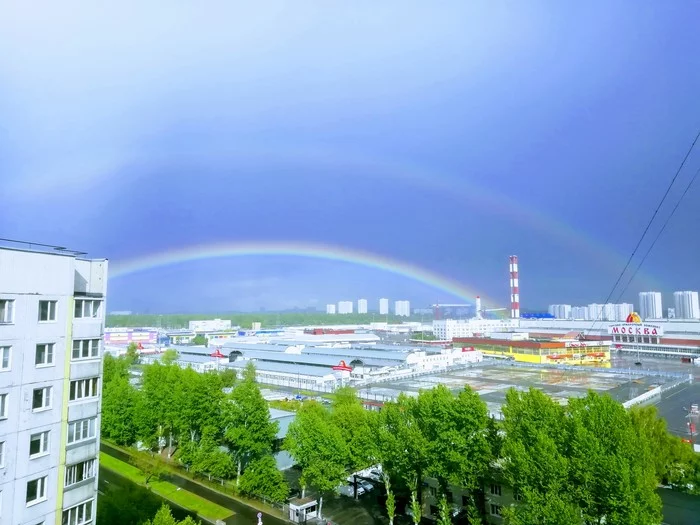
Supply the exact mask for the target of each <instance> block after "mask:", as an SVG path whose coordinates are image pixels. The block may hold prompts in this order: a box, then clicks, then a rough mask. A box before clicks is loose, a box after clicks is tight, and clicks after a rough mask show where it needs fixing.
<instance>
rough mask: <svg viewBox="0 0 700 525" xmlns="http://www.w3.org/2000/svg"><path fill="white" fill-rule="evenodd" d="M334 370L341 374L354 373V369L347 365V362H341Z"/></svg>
mask: <svg viewBox="0 0 700 525" xmlns="http://www.w3.org/2000/svg"><path fill="white" fill-rule="evenodd" d="M333 370H337V371H340V372H352V367H351V366H348V365H346V364H345V361H342V360H341V361H340V363H338V364H337V365H335V366H334V367H333Z"/></svg>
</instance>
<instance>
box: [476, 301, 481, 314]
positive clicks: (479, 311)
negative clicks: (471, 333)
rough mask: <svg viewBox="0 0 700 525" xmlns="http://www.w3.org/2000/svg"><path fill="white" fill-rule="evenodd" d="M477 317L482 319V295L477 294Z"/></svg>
mask: <svg viewBox="0 0 700 525" xmlns="http://www.w3.org/2000/svg"><path fill="white" fill-rule="evenodd" d="M476 318H477V319H481V297H479V296H478V295H477V296H476Z"/></svg>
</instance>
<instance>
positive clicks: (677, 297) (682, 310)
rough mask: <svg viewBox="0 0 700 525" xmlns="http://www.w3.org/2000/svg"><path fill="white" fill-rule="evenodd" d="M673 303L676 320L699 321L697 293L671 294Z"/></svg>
mask: <svg viewBox="0 0 700 525" xmlns="http://www.w3.org/2000/svg"><path fill="white" fill-rule="evenodd" d="M673 302H674V306H675V307H676V308H675V310H676V318H678V319H700V302H699V301H698V292H689V291H686V292H673Z"/></svg>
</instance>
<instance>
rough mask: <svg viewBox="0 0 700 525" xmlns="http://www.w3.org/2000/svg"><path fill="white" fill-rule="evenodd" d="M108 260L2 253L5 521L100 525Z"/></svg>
mask: <svg viewBox="0 0 700 525" xmlns="http://www.w3.org/2000/svg"><path fill="white" fill-rule="evenodd" d="M106 287H107V261H106V260H87V259H82V258H79V257H77V256H75V255H72V254H71V252H68V251H62V252H56V251H52V252H38V251H32V250H22V249H15V248H4V247H0V522H1V523H8V524H12V525H39V524H45V525H49V524H51V525H53V524H61V523H66V524H70V525H78V524H80V525H92V524H94V522H95V512H96V494H97V475H98V459H99V433H100V432H99V429H100V412H101V401H100V389H101V384H100V383H101V381H102V378H101V375H102V372H101V368H102V366H101V358H102V351H103V348H102V346H103V343H102V338H103V333H104V312H105V297H106Z"/></svg>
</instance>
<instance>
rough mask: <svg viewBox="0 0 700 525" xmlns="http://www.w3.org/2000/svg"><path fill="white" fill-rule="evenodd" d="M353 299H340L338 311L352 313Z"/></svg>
mask: <svg viewBox="0 0 700 525" xmlns="http://www.w3.org/2000/svg"><path fill="white" fill-rule="evenodd" d="M352 306H353V304H352V301H340V302H339V303H338V313H339V314H351V313H352Z"/></svg>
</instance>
